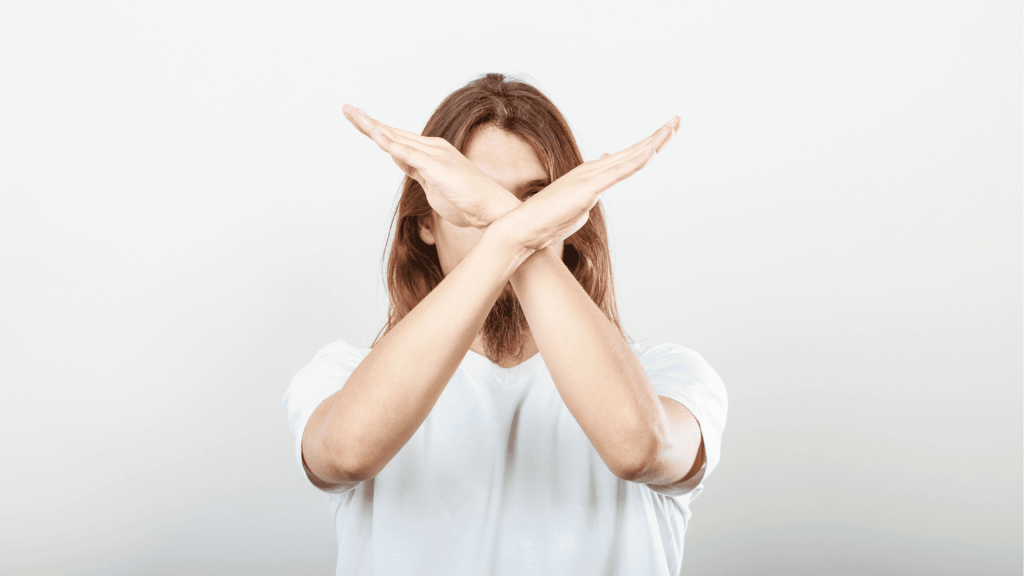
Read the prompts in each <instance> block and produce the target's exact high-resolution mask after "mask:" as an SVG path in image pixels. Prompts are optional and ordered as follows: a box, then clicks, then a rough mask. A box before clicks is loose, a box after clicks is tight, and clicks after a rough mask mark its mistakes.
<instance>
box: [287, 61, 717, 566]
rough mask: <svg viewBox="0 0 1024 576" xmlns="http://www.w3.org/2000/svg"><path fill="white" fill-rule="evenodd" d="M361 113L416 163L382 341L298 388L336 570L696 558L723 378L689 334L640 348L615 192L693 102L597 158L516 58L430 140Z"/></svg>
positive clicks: (296, 424) (306, 446)
mask: <svg viewBox="0 0 1024 576" xmlns="http://www.w3.org/2000/svg"><path fill="white" fill-rule="evenodd" d="M344 112H345V116H346V117H347V118H348V119H349V121H351V122H352V123H353V125H355V126H356V128H358V129H359V131H360V132H362V133H363V134H364V135H366V136H369V137H370V138H372V139H373V141H374V142H375V143H376V144H377V145H378V146H379V147H380V148H381V149H382V150H383V151H385V152H386V153H388V154H390V155H391V157H392V159H393V160H394V162H395V163H396V164H397V165H398V166H399V168H400V169H401V170H402V171H403V172H405V174H406V179H405V182H404V185H403V190H402V196H401V199H400V200H399V204H398V208H397V211H396V216H395V219H396V221H397V224H398V226H397V230H396V232H395V237H394V240H393V243H392V247H391V253H390V257H389V261H388V290H389V296H390V300H391V308H390V313H389V319H388V323H387V325H386V326H385V327H384V329H383V330H382V331H383V335H382V336H378V339H377V340H376V341H375V342H374V344H373V346H372V347H371V348H363V347H359V346H354V345H352V344H350V343H347V342H344V341H338V342H335V343H333V344H331V345H328V346H327V347H325V348H324V349H322V350H321V351H320V352H319V353H318V354H317V355H316V356H315V357H314V358H313V360H312V361H311V362H310V363H309V364H308V365H307V366H306V367H304V368H303V369H302V370H301V371H300V372H299V373H298V374H297V375H296V376H295V378H294V379H293V381H292V383H291V386H290V387H289V389H288V392H287V393H286V394H285V397H284V405H285V409H286V411H287V412H288V417H289V424H290V426H291V428H292V432H293V433H294V434H295V436H296V457H297V459H298V462H299V465H300V466H301V468H302V470H303V471H304V473H305V475H306V477H307V478H308V479H309V481H310V482H311V483H313V485H315V486H317V487H318V488H320V489H321V490H323V491H324V492H326V493H327V494H328V495H329V496H328V498H329V502H330V505H331V507H332V509H333V511H334V517H335V520H336V524H337V537H338V574H386V575H395V574H474V575H478V574H587V575H591V574H678V573H679V571H680V567H681V564H682V538H683V534H684V532H685V530H686V523H687V522H688V520H689V517H690V511H689V503H690V501H691V500H692V499H693V498H694V497H696V496H697V494H699V493H700V491H701V490H702V489H703V481H704V480H705V479H706V478H707V476H708V474H709V473H710V472H711V470H712V469H713V468H714V467H715V466H716V465H717V463H718V459H719V454H720V452H721V437H722V431H723V428H724V426H725V420H726V410H727V396H726V391H725V388H724V385H723V384H722V382H721V380H720V379H719V377H718V376H717V374H715V372H714V371H713V370H712V369H711V368H710V367H709V366H708V365H707V363H706V362H704V360H703V359H702V358H701V357H700V356H699V355H697V354H696V353H694V352H693V351H691V350H688V349H686V348H683V347H682V346H679V345H676V344H671V343H666V344H661V345H658V346H654V347H651V348H648V349H646V350H643V349H641V348H640V347H639V345H637V344H635V343H632V344H630V343H628V342H627V340H626V337H625V334H624V333H623V331H622V329H621V327H620V326H619V323H618V318H617V313H616V308H615V299H614V290H613V287H612V272H611V267H610V260H609V257H608V244H607V235H606V232H605V227H604V219H603V216H602V212H601V206H600V204H599V202H598V199H599V195H600V194H601V192H603V191H604V190H606V189H608V188H609V187H611V186H612V185H614V184H615V183H617V182H619V181H621V180H623V179H625V178H627V177H629V176H630V175H632V174H633V173H635V172H636V171H637V170H639V169H641V168H642V167H644V166H645V165H646V164H647V162H648V161H649V160H650V158H651V157H652V156H654V154H655V153H656V152H657V151H658V150H659V149H660V148H661V147H662V146H664V145H665V143H666V142H668V140H669V139H671V137H672V135H673V133H674V132H675V130H676V129H677V128H678V125H679V119H678V117H677V118H673V119H672V120H670V121H669V122H668V123H667V124H666V125H665V126H663V127H662V128H661V129H659V130H658V131H657V132H655V133H654V134H653V135H652V136H650V137H648V138H645V139H644V140H641V141H640V142H638V143H636V144H634V145H633V146H630V147H629V148H626V149H625V150H622V151H620V152H618V153H616V154H611V155H609V154H605V155H603V156H602V157H601V158H600V159H599V160H595V161H591V162H586V163H584V162H583V159H582V157H581V155H580V152H579V149H578V148H577V146H576V143H575V140H574V138H573V136H572V133H571V132H570V130H569V128H568V125H567V124H566V122H565V120H564V119H563V117H562V115H561V113H560V112H559V111H558V109H557V108H555V106H554V105H553V104H552V103H551V102H550V101H549V100H548V99H547V98H546V97H545V96H544V95H543V94H541V93H540V92H539V91H538V90H537V89H536V88H534V87H532V86H530V85H528V84H525V83H521V82H516V81H511V80H509V79H506V78H505V77H504V76H502V75H500V74H487V75H486V76H483V77H481V78H479V79H477V80H475V81H473V82H470V83H469V84H467V85H466V86H464V87H463V88H461V89H459V90H457V91H455V92H454V93H452V94H451V95H449V96H448V98H446V99H445V101H444V102H442V103H441V105H440V106H439V107H438V109H437V110H436V111H435V112H434V114H433V116H431V118H430V120H429V121H428V122H427V125H426V128H425V129H424V130H423V134H422V135H419V134H414V133H411V132H405V131H402V130H398V129H396V128H392V127H390V126H387V125H384V124H382V123H380V122H377V121H375V120H373V119H372V118H370V117H369V116H367V115H366V114H365V113H363V112H362V110H360V109H357V108H352V107H351V106H348V105H346V106H345V108H344Z"/></svg>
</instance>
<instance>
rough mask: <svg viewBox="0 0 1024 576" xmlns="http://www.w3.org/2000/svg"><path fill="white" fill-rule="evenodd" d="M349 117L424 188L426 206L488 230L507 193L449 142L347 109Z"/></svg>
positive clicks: (452, 219)
mask: <svg viewBox="0 0 1024 576" xmlns="http://www.w3.org/2000/svg"><path fill="white" fill-rule="evenodd" d="M344 113H345V116H346V118H348V120H349V121H350V122H352V124H353V125H354V126H355V127H356V128H357V129H358V130H359V131H360V132H362V133H363V134H365V135H366V136H369V137H370V138H372V139H373V141H374V142H375V143H376V144H377V146H379V147H380V148H381V149H382V150H384V151H385V152H387V153H388V154H390V155H391V159H392V160H393V161H394V162H395V164H396V165H397V166H398V167H399V169H401V170H402V172H405V173H406V174H407V175H408V176H409V177H410V178H412V179H414V180H416V181H417V182H418V183H419V184H420V186H421V187H422V188H423V193H424V194H425V195H426V197H427V202H428V203H429V204H430V207H431V208H433V209H434V210H435V211H436V212H437V213H438V214H439V215H440V216H441V217H442V218H444V219H445V220H447V221H449V222H451V223H452V224H454V225H456V226H461V227H467V226H477V227H481V226H486V225H488V224H490V219H489V218H488V217H487V215H486V209H487V207H488V205H490V203H491V202H493V198H494V195H496V194H501V193H504V192H505V191H504V189H503V188H501V187H500V186H499V185H498V184H497V183H496V182H495V181H494V180H492V179H490V178H488V177H487V176H486V175H485V174H484V173H483V172H481V171H480V170H479V169H478V168H477V167H476V166H474V165H473V163H472V162H470V161H469V160H467V159H466V157H465V156H463V155H462V154H461V153H460V152H459V151H458V150H456V149H455V147H454V146H452V145H451V144H450V143H449V142H448V141H447V140H445V139H443V138H433V137H427V136H421V135H419V134H413V133H411V132H406V131H405V130H399V129H397V128H392V127H390V126H387V125H385V124H382V123H380V122H377V121H376V120H373V119H372V118H370V117H369V116H367V115H366V114H365V113H362V111H361V110H358V109H356V108H352V107H350V106H348V105H347V104H346V105H345V108H344Z"/></svg>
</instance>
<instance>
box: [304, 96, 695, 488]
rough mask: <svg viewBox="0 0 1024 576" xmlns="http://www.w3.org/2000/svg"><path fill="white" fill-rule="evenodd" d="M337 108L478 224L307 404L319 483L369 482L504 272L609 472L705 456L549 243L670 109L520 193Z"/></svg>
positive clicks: (665, 476) (435, 202) (640, 475)
mask: <svg viewBox="0 0 1024 576" xmlns="http://www.w3.org/2000/svg"><path fill="white" fill-rule="evenodd" d="M345 115H346V117H348V118H349V120H350V121H351V122H352V123H353V124H354V125H355V126H356V127H357V128H358V129H359V130H360V131H361V132H363V133H364V134H366V135H367V136H369V137H371V138H372V139H373V140H374V142H376V143H377V145H378V146H379V147H380V148H381V149H382V150H384V151H385V152H387V153H389V154H390V155H391V156H392V159H393V160H394V161H395V163H396V164H397V165H398V166H399V168H401V169H402V170H403V171H404V172H406V174H409V175H410V176H411V177H413V178H415V179H416V180H417V181H419V182H420V183H421V185H423V187H424V191H425V192H426V193H427V197H428V200H429V201H430V204H431V206H432V207H433V208H434V209H435V211H436V212H437V213H438V214H439V215H441V216H442V217H443V218H445V219H446V220H448V221H449V222H451V223H452V224H455V225H457V226H473V227H476V228H480V229H481V230H483V234H482V236H481V237H480V239H479V241H478V242H477V243H476V244H475V245H473V247H472V248H471V249H470V250H469V252H468V253H467V254H466V255H465V257H464V258H463V259H462V260H461V261H460V262H459V264H458V265H457V266H455V267H454V268H453V269H452V270H451V271H450V272H449V273H448V274H447V275H446V276H445V278H444V279H443V280H442V281H441V283H440V284H438V286H437V287H435V288H434V289H433V290H432V291H431V292H430V293H429V294H428V295H427V296H426V297H425V298H424V299H423V300H422V301H421V302H420V303H419V304H418V305H417V306H416V307H414V308H413V310H412V311H410V312H409V314H407V315H406V316H405V317H404V318H403V319H402V320H401V321H400V322H399V323H398V324H397V325H395V326H394V328H393V329H391V330H390V331H389V332H388V333H387V334H385V335H384V336H383V337H382V338H381V339H380V341H378V343H377V345H376V346H374V348H373V349H372V350H371V351H370V353H369V354H368V355H367V356H366V358H364V359H363V361H362V362H360V364H359V365H358V366H357V367H356V369H355V370H354V371H353V372H352V374H351V375H350V376H349V379H348V380H347V382H346V384H345V386H344V387H343V388H342V389H341V390H339V391H338V392H336V393H334V394H332V395H331V396H329V397H328V398H327V399H326V400H324V402H322V403H321V404H320V405H319V406H318V407H317V409H316V410H315V411H314V412H313V415H312V416H311V417H310V419H309V421H308V423H307V425H306V428H305V431H304V433H303V438H302V454H303V459H304V461H305V463H306V466H307V467H308V468H309V470H310V472H311V473H312V477H311V480H312V481H313V482H314V483H315V484H317V485H319V486H321V487H325V488H329V487H331V486H332V485H334V484H338V483H342V482H351V481H361V480H366V479H369V478H372V477H374V476H376V475H377V474H378V473H379V472H380V471H381V470H382V469H383V468H384V466H385V465H386V464H387V463H388V462H390V461H391V459H392V458H393V457H394V456H395V454H397V453H398V451H399V450H400V449H401V448H402V446H404V445H405V443H406V442H408V440H409V439H410V438H411V437H412V435H413V434H414V433H415V431H416V430H417V429H418V428H419V426H420V424H422V423H423V421H424V420H425V419H426V417H427V415H428V414H429V413H430V410H431V409H432V408H433V406H434V404H435V403H436V401H437V399H438V397H439V396H440V395H441V392H442V391H443V390H444V387H445V385H446V384H447V383H448V381H449V380H450V379H451V377H452V376H453V375H454V373H455V370H456V369H457V368H458V366H459V363H460V362H461V360H462V358H463V357H464V356H465V354H466V352H467V350H468V349H469V347H470V345H471V344H472V342H473V340H474V338H475V336H476V334H477V333H478V332H479V330H480V328H481V326H482V325H483V322H484V319H485V318H486V316H487V314H488V312H489V311H490V309H491V307H492V306H493V305H494V302H495V300H496V299H497V297H498V295H499V294H500V293H501V290H502V288H503V287H504V286H505V285H506V284H507V283H508V282H511V283H512V286H513V288H514V289H515V292H516V296H517V298H518V300H519V303H520V305H521V306H522V308H523V311H524V313H525V315H526V318H527V320H528V323H529V326H530V330H531V332H532V334H533V337H534V339H535V341H536V343H537V347H538V349H539V350H540V353H541V355H542V356H543V358H544V363H545V365H546V366H547V368H548V371H549V372H550V374H551V377H552V380H553V381H554V383H555V386H556V387H557V389H558V392H559V395H560V396H561V398H562V400H563V402H564V403H565V405H566V408H567V409H568V410H569V412H570V413H571V414H572V415H573V417H574V418H575V419H576V421H577V422H578V423H579V425H580V427H581V428H582V429H583V431H584V433H585V434H586V435H587V437H588V438H589V440H590V441H591V443H592V444H593V446H594V448H595V449H596V451H597V452H598V454H599V455H600V456H601V458H602V459H603V460H604V462H605V464H606V465H607V466H608V468H609V470H611V471H612V472H613V473H614V474H615V475H616V476H619V477H620V478H623V479H626V480H630V481H633V482H643V483H647V484H656V485H657V484H662V485H664V484H673V483H675V482H677V481H679V480H682V479H685V478H689V477H691V476H693V475H694V474H696V473H697V472H698V471H699V469H700V467H701V465H702V464H703V460H704V455H703V443H702V437H701V431H700V427H699V425H698V423H697V421H696V419H695V418H694V417H693V414H691V413H690V411H689V410H688V409H687V408H686V407H685V406H683V405H682V404H680V403H678V402H676V401H675V400H670V399H668V398H664V397H659V396H657V395H656V393H655V391H654V389H653V388H652V386H651V384H650V381H649V380H648V378H647V375H646V373H645V372H644V370H643V368H642V366H641V365H640V362H639V360H638V359H637V357H636V355H635V354H633V352H632V350H630V348H629V346H628V344H627V343H626V342H625V341H624V340H623V339H622V338H621V336H620V334H619V332H618V330H617V329H616V328H615V326H614V325H612V323H611V322H610V321H609V320H608V318H607V317H606V316H605V315H604V313H603V312H602V311H601V310H600V308H598V306H597V305H596V304H595V303H594V302H593V300H591V298H590V296H589V295H588V294H587V293H586V291H585V290H584V289H583V287H582V286H580V284H579V283H578V282H577V281H576V279H575V278H574V277H573V275H572V273H571V272H570V271H569V270H568V268H566V267H565V265H564V264H563V263H562V261H561V258H560V257H559V253H558V251H557V249H558V244H559V243H560V242H561V241H562V240H564V239H565V238H566V237H568V236H569V235H571V234H572V233H574V232H575V231H576V230H578V229H579V228H580V227H581V226H582V225H583V224H584V223H585V222H586V219H587V214H588V213H589V210H590V209H591V208H592V207H593V206H594V204H596V202H597V200H598V198H599V195H600V193H601V192H603V191H604V190H606V189H607V188H609V187H610V186H612V185H613V184H615V183H616V182H619V181H621V180H623V179H625V178H627V177H629V176H630V175H632V174H633V173H635V172H636V171H637V170H639V169H641V168H642V167H643V166H644V165H645V164H646V163H647V161H648V160H649V159H650V158H651V157H652V156H653V155H654V153H655V152H656V151H657V150H658V149H660V148H661V147H662V146H663V145H664V144H665V143H666V142H667V141H668V140H669V139H670V138H671V136H672V134H673V132H674V130H675V129H676V128H677V127H678V118H673V120H671V121H670V122H669V123H668V124H666V126H665V127H662V129H660V130H658V131H657V132H655V133H654V134H653V135H652V136H650V137H648V138H646V139H644V140H642V141H640V142H638V143H637V144H635V145H633V146H631V147H629V148H627V149H625V150H623V151H620V152H618V153H616V154H612V155H608V154H606V155H604V156H602V157H601V159H600V160H596V161H591V162H586V163H584V164H582V165H580V166H579V167H577V168H576V169H574V170H572V171H570V172H569V173H567V174H566V175H565V176H563V177H562V178H559V179H558V180H556V181H555V182H553V183H551V184H550V185H549V186H547V187H546V188H545V189H544V190H542V191H541V192H539V193H538V194H536V195H535V196H533V197H532V198H530V199H529V200H527V201H525V202H523V201H520V200H519V199H518V198H517V197H516V196H515V195H514V194H512V193H511V192H510V191H508V190H506V189H504V188H503V187H501V186H500V185H499V184H497V183H496V182H495V181H494V180H493V179H491V178H489V177H487V176H486V175H484V174H483V173H481V172H480V171H479V170H478V169H476V168H475V167H474V166H473V164H472V163H471V162H469V161H468V160H467V159H466V158H465V157H464V156H462V155H461V154H460V153H459V152H458V151H457V150H455V149H454V148H453V147H452V146H450V145H449V144H448V143H447V142H445V141H443V140H440V139H436V138H426V137H423V136H420V135H417V134H412V133H409V132H405V131H401V130H397V129H394V128H391V127H389V126H386V125H384V124H381V123H380V122H377V121H375V120H373V119H371V118H369V117H368V116H366V115H365V114H364V113H362V111H361V110H358V109H354V108H351V107H349V106H347V105H346V107H345Z"/></svg>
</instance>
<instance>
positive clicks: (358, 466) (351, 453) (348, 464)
mask: <svg viewBox="0 0 1024 576" xmlns="http://www.w3.org/2000/svg"><path fill="white" fill-rule="evenodd" d="M321 453H322V454H324V455H325V458H324V460H325V462H324V464H325V465H326V468H327V473H328V476H329V478H325V480H327V481H330V482H363V481H365V480H369V479H371V478H373V477H374V476H376V475H377V472H378V470H377V469H376V468H375V467H374V466H373V464H372V463H371V462H370V461H369V460H368V459H366V458H361V457H359V455H358V452H357V451H356V450H353V449H351V448H350V447H348V446H346V445H345V444H344V443H342V442H340V441H339V440H338V439H324V441H323V446H322V447H321Z"/></svg>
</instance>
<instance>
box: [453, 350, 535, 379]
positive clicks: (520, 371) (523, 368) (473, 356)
mask: <svg viewBox="0 0 1024 576" xmlns="http://www.w3.org/2000/svg"><path fill="white" fill-rule="evenodd" d="M462 367H464V368H468V369H469V370H472V371H474V372H483V373H490V374H501V375H502V376H510V377H517V376H525V375H532V374H535V373H537V372H539V371H540V370H541V369H542V368H544V358H542V357H541V355H540V352H537V353H536V354H534V355H533V356H530V357H529V358H527V359H526V360H524V361H523V362H520V363H519V364H516V365H515V366H511V367H509V368H502V367H501V366H498V365H497V364H495V363H494V362H492V361H491V359H490V358H488V357H486V356H484V355H483V354H478V353H476V352H474V351H472V350H467V351H466V357H465V358H463V359H462Z"/></svg>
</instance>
